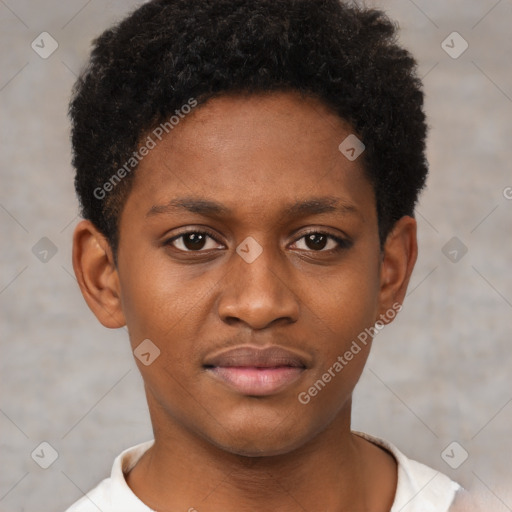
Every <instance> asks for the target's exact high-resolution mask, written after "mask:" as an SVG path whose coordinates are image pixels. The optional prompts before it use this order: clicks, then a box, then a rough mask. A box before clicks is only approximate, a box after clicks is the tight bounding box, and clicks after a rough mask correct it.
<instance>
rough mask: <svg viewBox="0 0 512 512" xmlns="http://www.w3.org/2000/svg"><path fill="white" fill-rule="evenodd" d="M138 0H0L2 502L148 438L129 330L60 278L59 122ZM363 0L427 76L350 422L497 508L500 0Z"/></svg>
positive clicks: (9, 504) (501, 383)
mask: <svg viewBox="0 0 512 512" xmlns="http://www.w3.org/2000/svg"><path fill="white" fill-rule="evenodd" d="M138 3H140V2H136V1H133V0H131V1H120V0H111V1H100V0H89V1H86V0H69V1H67V2H62V1H57V0H44V1H40V2H36V1H35V0H0V29H1V30H0V40H1V48H2V51H1V54H0V62H1V66H0V108H1V155H0V158H1V187H0V222H1V229H2V231H1V233H2V236H1V241H2V245H1V251H0V306H1V314H2V318H1V324H0V325H1V352H0V353H1V356H2V357H1V380H2V385H1V396H0V431H1V454H0V460H1V465H2V466H1V474H0V510H1V511H9V512H11V511H12V512H17V511H27V512H28V511H31V512H35V511H38V512H41V511H62V510H63V509H65V508H66V507H67V506H68V505H69V504H71V503H72V502H73V501H75V500H76V499H78V498H79V497H81V496H82V495H83V492H86V491H88V490H89V489H90V488H92V487H93V486H94V485H96V484H97V483H98V482H99V480H100V479H101V478H103V477H105V476H107V475H108V474H109V472H110V469H111V465H112V461H113V459H114V457H115V456H116V455H117V454H118V453H119V452H120V451H122V450H123V449H124V448H127V447H128V446H131V445H133V444H136V443H139V442H141V441H144V440H146V439H149V438H151V426H150V422H149V417H148V412H147V406H146V403H145V398H144V395H143V390H142V380H141V378H140V377H139V374H138V371H137V368H136V366H135V364H134V362H133V359H132V358H133V356H132V354H131V352H130V349H129V344H128V340H127V334H126V331H125V330H123V329H120V330H117V331H112V330H106V329H105V328H103V327H102V326H101V325H100V324H99V323H98V322H97V321H96V319H95V318H94V317H93V315H92V313H91V312H90V311H89V309H88V308H87V307H86V305H85V302H84V301H83V299H82V296H81V294H80V292H79V289H78V286H77V284H76V281H75V278H74V276H73V271H72V267H71V236H72V232H73V227H74V225H75V224H76V223H77V220H78V212H77V202H76V199H75V196H74V190H73V182H72V180H73V170H72V168H71V165H70V147H69V138H68V137H69V124H68V120H67V117H66V110H67V102H68V99H69V93H70V89H71V87H72V84H73V82H74V80H75V77H76V75H77V73H78V72H79V70H80V69H81V66H82V65H83V64H84V62H85V59H86V58H87V55H88V51H89V49H90V41H91V39H92V38H93V37H95V36H96V35H98V34H99V33H100V32H101V31H102V30H103V29H105V28H106V27H107V26H108V25H109V24H111V23H112V22H114V21H116V20H118V19H120V18H122V17H123V16H124V15H125V14H126V13H127V12H128V11H130V10H131V9H132V8H133V7H135V6H136V5H137V4H138ZM373 4H374V5H377V6H378V7H380V8H382V9H384V10H386V11H388V12H389V14H390V15H391V16H392V17H393V18H395V19H396V20H397V21H398V22H399V24H400V26H401V40H402V42H403V43H404V44H405V45H406V46H407V47H408V48H409V49H410V50H411V51H412V52H413V53H414V55H415V56H416V58H417V60H418V63H419V69H420V74H421V76H422V77H424V84H425V92H426V110H427V114H428V116H429V124H430V128H431V129H430V136H429V144H428V158H429V161H430V164H431V174H430V178H429V182H428V189H427V190H426V191H425V193H424V194H423V196H422V199H421V203H420V205H419V208H418V221H419V240H420V257H419V260H418V264H417V266H416V269H415V271H414V274H413V277H412V282H411V286H410V289H409V295H408V297H407V300H406V302H405V306H404V309H403V312H402V314H401V315H400V316H399V317H398V319H397V320H396V321H395V322H394V323H393V324H392V325H391V326H390V327H387V328H386V329H385V330H384V331H383V332H382V333H381V334H380V335H379V337H378V338H377V339H376V340H375V344H374V349H373V352H372V354H371V356H370V359H369V361H368V365H367V367H366V370H365V372H364V374H363V377H362V380H361V382H360V384H359V386H358V388H357V389H356V393H355V399H354V422H353V428H354V429H357V430H364V431H367V432H369V433H372V434H374V435H377V436H381V437H384V438H386V439H388V440H390V441H391V442H393V443H395V444H396V445H398V447H399V448H400V449H401V450H402V451H403V452H405V453H406V454H407V455H408V456H409V457H411V458H414V459H417V460H420V461H422V462H424V463H426V464H428V465H430V466H433V467H435V468H437V469H438V470H440V471H443V472H445V473H447V474H449V475H450V476H451V477H452V478H454V479H456V480H458V481H459V482H461V483H463V484H464V485H466V486H468V487H473V488H475V489H478V490H479V491H481V493H484V494H485V495H487V497H488V500H489V502H490V503H492V510H493V512H500V511H506V510H509V511H510V510H512V496H511V495H510V494H507V484H508V488H509V489H510V487H512V484H511V482H512V478H511V475H512V469H511V467H510V461H511V460H512V436H511V435H510V434H511V425H512V386H511V370H512V350H511V343H512V340H511V334H512V321H511V320H512V277H511V274H512V272H511V269H510V264H511V262H512V237H511V235H512V188H511V187H512V172H511V159H512V149H511V148H512V140H511V135H512V80H511V77H512V71H511V69H512V59H511V55H512V36H511V33H512V32H511V30H510V27H511V26H512V0H500V1H496V0H480V1H468V0H466V1H462V0H452V1H450V2H447V1H444V0H435V1H427V0H415V1H412V0H393V1H391V0H390V1H388V0H386V1H382V2H377V1H374V2H373ZM454 31H456V32H458V33H459V34H460V36H462V37H463V38H464V40H466V41H467V43H468V44H469V47H468V49H467V50H466V51H465V52H464V53H463V54H462V55H460V56H458V58H452V57H451V56H450V55H448V53H447V52H446V51H445V50H444V49H443V47H442V42H443V41H444V40H445V39H446V38H447V37H448V36H449V35H450V34H451V33H452V32H454ZM42 32H48V33H49V34H51V36H52V37H53V38H54V39H55V40H56V41H57V42H58V48H57V50H56V51H55V52H54V53H53V54H51V55H50V56H49V57H48V58H46V59H43V58H42V57H41V56H39V55H38V53H36V51H34V50H33V49H32V47H31V43H32V41H35V42H36V43H37V44H39V45H40V46H42V43H41V38H42V37H44V38H46V39H45V45H44V46H45V48H44V51H49V49H51V46H50V40H49V39H48V38H47V37H48V36H40V34H41V33H42ZM446 44H448V45H449V46H453V48H452V49H448V50H449V51H450V52H452V54H454V52H458V51H460V50H461V49H462V46H461V45H462V44H463V42H462V40H461V39H458V36H453V35H452V36H450V37H448V39H447V40H446V43H445V45H446ZM38 50H39V51H40V52H42V51H43V49H42V48H38ZM45 237H46V238H45ZM453 237H456V239H455V240H454V241H452V242H450V245H448V247H447V248H445V249H444V252H443V248H444V247H445V244H447V243H448V242H449V241H450V240H451V239H452V238H453ZM41 239H43V240H42V241H41ZM34 247H35V248H34ZM464 248H467V253H465V254H463V253H464ZM55 250H56V251H57V252H56V253H55V254H53V252H55ZM45 251H46V252H45ZM454 251H455V252H454ZM445 253H446V255H445ZM461 256H462V257H461ZM450 259H452V260H453V259H455V260H458V261H451V260H450ZM454 441H455V442H457V443H458V444H457V445H452V447H451V448H450V449H449V450H448V452H445V453H448V454H449V455H450V457H448V458H447V459H446V460H449V462H450V464H451V465H452V466H456V465H458V464H459V463H460V462H461V461H462V456H463V455H464V452H463V450H465V451H467V453H468V454H469V456H468V458H467V460H466V461H464V462H463V463H462V464H461V465H460V466H459V467H458V468H457V469H452V468H451V467H450V465H448V464H447V462H445V460H443V457H442V455H441V454H442V453H443V451H444V450H445V448H446V447H447V446H448V445H450V444H451V443H452V442H454ZM41 442H48V443H50V445H51V446H52V447H53V449H54V450H56V452H57V453H58V458H57V460H56V461H55V462H54V463H53V464H52V465H51V466H50V467H49V468H48V469H42V468H41V467H40V466H39V465H38V464H37V463H36V462H35V460H34V459H37V460H38V462H39V463H44V462H47V463H48V462H51V459H50V457H51V449H50V448H48V447H46V448H45V447H44V446H43V448H42V449H43V452H44V454H45V455H44V457H39V458H38V457H37V456H36V454H37V453H39V454H41V453H42V452H41V447H39V445H40V443H41ZM453 446H454V448H453ZM37 447H39V448H37ZM36 448H37V449H36ZM452 448H453V451H452ZM34 450H35V452H34ZM33 452H34V459H33V458H32V456H31V453H33ZM445 458H446V457H445Z"/></svg>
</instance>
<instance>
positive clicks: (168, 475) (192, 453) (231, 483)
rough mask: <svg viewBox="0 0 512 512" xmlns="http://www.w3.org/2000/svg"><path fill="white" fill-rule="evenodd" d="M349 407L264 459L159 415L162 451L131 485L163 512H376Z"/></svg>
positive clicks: (155, 450)
mask: <svg viewBox="0 0 512 512" xmlns="http://www.w3.org/2000/svg"><path fill="white" fill-rule="evenodd" d="M350 408H351V403H350V401H349V403H347V404H346V405H345V407H344V408H343V410H342V411H340V413H339V414H338V416H337V417H336V418H335V420H334V421H333V422H332V423H331V424H330V425H329V427H328V428H327V429H326V430H324V431H323V432H321V433H318V434H317V435H316V436H314V437H313V438H312V439H311V440H309V441H308V442H306V443H304V444H303V445H301V446H300V447H299V448H297V449H295V450H292V451H289V452H287V453H283V454H280V455H272V456H259V457H248V456H244V455H239V454H235V453H230V452H229V451H226V450H225V449H221V448H219V447H216V446H214V445H213V444H212V443H210V442H208V441H206V440H205V439H203V438H201V437H199V436H197V435H196V434H194V433H191V432H190V431H189V430H187V429H185V428H184V427H183V426H182V425H180V424H177V423H175V422H171V423H169V422H168V423H165V421H162V420H163V419H162V418H158V417H155V416H158V413H155V412H153V413H152V422H153V425H160V426H161V425H165V428H155V431H154V434H155V444H154V446H153V447H152V448H151V449H150V450H148V451H147V452H146V453H145V454H144V456H143V457H142V458H141V460H140V461H139V463H138V464H137V465H136V466H135V468H134V469H133V470H132V471H131V472H130V474H129V475H128V477H127V481H128V485H129V486H130V487H131V488H132V490H133V491H134V492H135V494H136V495H138V496H139V498H140V499H141V500H142V501H143V502H145V503H146V504H147V505H148V506H149V507H151V508H152V509H154V510H158V512H167V511H171V510H189V509H192V510H193V509H194V508H195V509H197V510H198V511H199V512H208V511H216V510H223V511H224V512H234V511H235V510H236V511H237V512H241V511H244V510H247V511H253V510H279V511H282V512H292V511H293V512H295V511H297V510H335V511H337V512H338V511H339V512H342V511H349V510H350V511H354V510H358V511H363V510H364V511H366V510H369V509H368V507H367V504H366V497H367V496H368V492H367V489H365V483H367V482H368V475H369V469H368V460H367V459H368V458H367V456H366V452H365V449H364V445H363V442H362V440H361V438H359V437H358V436H355V435H353V434H352V433H351V432H350ZM150 410H153V411H156V410H158V409H152V408H150ZM356 504H357V506H355V505H356Z"/></svg>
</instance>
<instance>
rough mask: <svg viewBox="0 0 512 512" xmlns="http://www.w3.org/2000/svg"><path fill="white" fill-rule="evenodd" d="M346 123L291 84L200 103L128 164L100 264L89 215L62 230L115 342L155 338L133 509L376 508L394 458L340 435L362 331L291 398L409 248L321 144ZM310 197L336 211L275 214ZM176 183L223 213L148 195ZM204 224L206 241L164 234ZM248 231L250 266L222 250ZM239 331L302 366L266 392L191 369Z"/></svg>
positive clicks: (169, 190)
mask: <svg viewBox="0 0 512 512" xmlns="http://www.w3.org/2000/svg"><path fill="white" fill-rule="evenodd" d="M350 133H353V130H351V128H350V126H349V125H348V124H347V123H346V122H345V121H344V120H342V119H341V118H340V117H339V116H337V115H336V114H335V113H333V112H332V111H331V110H330V109H329V108H327V106H325V105H324V104H323V103H321V102H319V101H318V100H316V99H312V98H303V97H301V96H300V95H299V94H298V93H294V92H279V93H276V92H275V93H271V94H265V95H251V96H240V95H238V96H234V95H231V96H222V97H219V98H216V99H213V100H210V101H209V102H208V103H206V104H205V105H203V106H201V107H198V108H196V109H195V110H194V111H193V112H192V113H191V114H189V115H188V116H187V118H186V119H185V120H183V121H182V122H181V123H180V124H179V125H178V126H176V127H175V129H174V130H173V131H172V132H171V133H170V134H169V135H167V136H166V137H165V138H164V140H163V141H162V142H160V143H159V144H158V145H157V147H156V148H155V149H153V150H152V151H151V152H150V153H149V154H148V155H147V156H146V157H145V158H144V159H143V160H142V162H141V163H140V164H139V167H138V169H137V171H136V174H135V177H134V183H133V187H132V190H131V191H130V194H129V196H128V198H127V200H126V203H125V205H124V208H123V211H122V214H121V218H120V223H119V229H120V242H119V247H118V253H117V257H118V262H117V266H116V265H115V264H114V258H113V254H112V251H111V248H110V246H109V244H108V242H107V240H106V239H105V237H104V236H103V235H102V234H101V233H100V232H99V231H98V230H97V229H96V228H95V227H94V225H93V224H91V223H90V222H89V221H82V222H80V223H79V224H78V226H77V227H76V230H75V234H74V251H73V264H74V269H75V273H76V276H77V278H78V282H79V285H80V288H81V290H82V293H83V295H84V297H85V299H86V301H87V303H88V305H89V307H90V308H91V310H92V311H93V312H94V314H95V315H96V316H97V318H98V319H99V321H100V322H101V323H102V324H103V325H105V326H106V327H110V328H118V327H121V326H123V325H127V327H128V330H129V334H130V340H131V345H132V349H135V348H136V347H137V346H138V345H139V344H140V343H141V342H142V341H143V340H145V339H150V340H151V341H152V342H153V343H154V344H155V345H156V346H157V347H159V349H160V351H161V355H160V357H158V358H157V359H156V360H155V361H154V362H153V363H152V364H150V365H149V366H145V365H143V364H142V363H141V362H140V361H139V360H138V359H136V361H137V364H138V366H139V369H140V371H141V374H142V377H143V379H144V384H145V390H146V396H147V400H148V406H149V411H150V415H151V420H152V424H153V429H154V436H155V444H154V446H153V447H152V448H151V449H150V450H149V451H148V452H146V454H145V455H144V456H143V457H142V459H141V460H140V461H139V463H138V464H137V465H136V466H135V468H134V469H133V470H132V471H131V472H130V473H129V474H128V475H127V477H126V478H127V482H128V485H129V486H130V487H131V489H132V490H133V492H134V493H135V494H136V495H137V496H138V497H139V498H140V499H141V500H142V501H143V502H144V503H146V504H147V505H148V506H149V507H151V508H153V509H155V510H158V511H159V512H170V511H177V510H189V509H190V508H191V507H194V508H195V509H197V510H198V511H199V512H214V511H219V510H222V511H224V512H234V511H237V512H240V511H253V510H260V511H275V510H279V511H281V512H292V511H293V512H296V511H303V510H306V511H320V510H321V511H332V512H343V511H345V512H348V511H350V512H363V511H364V512H389V510H390V508H391V505H392V503H393V499H394V495H395V491H396V483H397V465H396V461H395V459H394V457H393V456H392V455H391V454H390V453H388V452H387V451H385V450H383V449H381V448H379V447H377V446H376V445H374V444H372V443H370V442H368V441H366V440H364V439H363V438H361V437H359V436H357V435H355V434H353V433H351V431H350V416H351V398H352V392H353V390H354V387H355V385H356V383H357V381H358V379H359V377H360V375H361V373H362V371H363V368H364V365H365V362H366V359H367V357H368V354H369V350H370V346H371V343H368V345H367V346H366V347H364V346H363V347H362V350H361V352H359V353H358V354H357V355H356V356H354V358H353V359H352V360H351V361H350V362H349V364H347V365H346V366H345V367H344V368H343V370H342V371H341V372H340V373H339V374H338V375H336V377H335V378H333V379H332V380H331V381H330V382H329V383H328V384H327V385H326V386H325V388H324V389H322V390H321V392H319V393H318V395H317V396H315V397H314V398H312V399H311V401H310V402H309V403H308V404H303V403H300V401H299V400H298V399H297V396H298V394H299V393H300V392H302V391H307V390H308V388H310V387H311V386H312V385H313V384H314V383H315V382H316V381H317V380H318V379H320V378H321V377H322V374H324V373H325V372H326V370H327V369H328V368H329V367H331V366H332V365H333V363H334V362H335V361H336V358H337V357H338V356H339V355H342V354H343V353H345V351H346V350H347V349H348V348H349V347H350V345H351V343H352V341H353V340H354V339H356V338H357V336H358V334H359V333H361V332H362V331H364V329H365V328H367V327H369V326H373V325H374V323H375V322H376V321H377V320H379V318H380V315H383V314H385V313H386V311H388V310H390V309H391V308H392V306H393V304H395V303H401V302H402V300H403V298H404V296H405V293H406V289H407V285H408V282H409V278H410V275H411V272H412V269H413V267H414V263H415V261H416V256H417V242H416V222H415V220H414V219H413V218H411V217H408V216H405V217H403V218H401V219H400V220H399V221H398V222H397V223H396V224H395V226H394V228H393V230H392V232H391V233H390V234H389V235H388V237H387V239H386V241H385V244H384V247H383V249H382V250H381V247H380V243H379V237H378V219H377V213H376V204H375V192H374V190H373V187H372V185H371V183H370V182H369V180H368V179H367V177H365V175H364V172H363V169H362V162H361V159H357V160H355V161H353V162H351V161H349V160H348V159H347V158H345V157H344V156H343V155H342V154H341V153H340V151H339V150H338V145H339V144H340V142H341V141H342V140H344V139H345V137H346V136H347V135H349V134H350ZM326 196H329V197H331V198H335V199H336V200H338V201H339V203H340V205H342V208H341V209H340V210H337V211H324V212H323V213H318V212H317V213H314V212H312V211H303V212H302V214H300V215H299V214H298V213H297V212H295V213H294V215H293V216H290V215H289V213H290V209H289V206H288V205H290V204H292V203H295V202H297V201H306V200H310V199H312V198H324V197H326ZM183 197H187V198H191V197H193V198H201V199H206V200H209V201H215V202H217V203H220V204H222V205H224V206H225V207H226V208H229V209H230V210H231V211H230V213H222V212H221V213H215V214H214V213H211V212H204V211H203V212H202V213H198V212H191V211H188V210H185V209H176V210H172V209H170V208H165V207H163V206H164V205H167V204H168V203H169V201H171V200H173V199H177V198H183ZM154 206H158V208H153V207H154ZM150 211H151V213H148V212H150ZM204 229H208V230H209V231H211V232H212V234H213V235H215V238H216V240H215V239H213V238H210V236H205V237H204V238H202V239H201V240H202V242H201V240H198V238H197V235H195V239H194V240H192V239H191V238H190V234H189V236H184V237H183V236H182V237H181V238H177V239H174V240H170V239H171V238H173V237H176V236H178V235H180V234H183V232H184V231H191V232H194V233H201V232H204ZM309 231H312V232H314V233H320V234H319V235H317V237H316V238H315V237H313V238H314V240H313V241H314V242H316V243H311V242H308V237H306V235H307V234H308V232H309ZM322 233H326V234H327V235H328V236H327V237H322V235H321V234H322ZM249 236H251V237H253V238H254V239H255V240H256V241H257V242H258V244H259V245H260V246H261V248H262V249H263V251H262V253H261V254H260V256H259V257H258V258H257V259H255V260H254V261H252V262H251V263H248V262H247V261H245V260H244V259H243V258H241V257H240V255H239V254H238V253H237V252H236V248H237V246H239V245H240V244H241V243H242V242H243V241H244V240H245V239H246V238H247V237H249ZM331 236H334V237H337V238H339V239H342V240H343V242H342V243H341V244H340V243H338V242H337V241H335V239H333V238H331ZM338 247H339V250H337V251H336V248H338ZM238 345H250V346H253V347H265V346H268V345H279V346H280V347H284V348H288V349H291V350H294V351H295V352H296V353H298V354H300V355H301V356H302V357H303V358H304V359H305V360H306V361H307V363H308V365H307V368H306V369H305V370H304V371H302V373H301V375H300V377H299V378H298V380H296V381H294V382H293V383H292V384H291V385H289V386H287V387H285V388H284V389H283V390H280V391H279V392H276V393H273V394H271V395H268V396H248V395H246V394H243V393H239V392H236V391H235V390H233V389H232V388H229V387H228V386H227V385H226V384H225V383H224V382H220V381H218V380H216V379H214V378H212V376H211V375H210V374H209V372H208V371H205V368H204V361H205V359H206V358H207V356H208V355H209V354H211V353H213V352H214V351H218V350H221V349H223V348H226V347H234V346H238Z"/></svg>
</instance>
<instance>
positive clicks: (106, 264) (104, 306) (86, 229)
mask: <svg viewBox="0 0 512 512" xmlns="http://www.w3.org/2000/svg"><path fill="white" fill-rule="evenodd" d="M73 269H74V271H75V276H76V279H77V281H78V285H79V286H80V290H81V291H82V295H83V296H84V299H85V301H86V302H87V305H88V306H89V308H90V309H91V311H92V312H93V313H94V314H95V315H96V318H97V319H98V320H99V321H100V322H101V323H102V324H103V325H104V326H105V327H109V328H111V329H116V328H118V327H123V326H124V325H125V324H126V321H125V318H124V314H123V311H122V308H121V298H120V297H121V288H120V284H119V276H118V273H117V269H116V266H115V263H114V257H113V253H112V249H111V248H110V245H109V243H108V241H107V239H106V238H105V236H104V235H103V234H102V233H101V232H100V231H98V230H97V229H96V227H95V226H94V224H93V223H92V222H90V221H88V220H83V221H81V222H80V223H79V224H78V225H77V226H76V228H75V232H74V234H73Z"/></svg>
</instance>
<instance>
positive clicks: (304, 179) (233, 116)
mask: <svg viewBox="0 0 512 512" xmlns="http://www.w3.org/2000/svg"><path fill="white" fill-rule="evenodd" d="M351 134H352V129H351V127H350V125H349V124H348V123H347V122H346V121H344V120H343V119H341V118H340V117H339V116H338V115H337V114H336V113H334V112H333V111H332V110H331V109H330V108H329V107H327V106H326V105H325V104H323V103H322V102H320V101H318V100H316V99H314V98H303V97H301V96H300V95H299V94H298V93H289V92H279V93H270V94H258V95H254V94H253V95H231V96H221V97H217V98H214V99H211V100H209V101H208V102H207V103H205V104H203V105H201V106H199V107H197V108H196V109H195V110H193V111H192V112H191V113H190V114H188V115H187V116H186V117H184V118H183V119H182V120H181V121H180V123H179V124H178V125H177V126H176V127H175V128H174V129H173V130H172V131H171V132H170V133H169V134H166V135H164V136H163V138H162V140H161V141H157V142H158V143H157V145H156V147H155V148H154V149H152V150H151V151H150V153H149V154H148V155H147V156H146V157H145V158H144V159H143V160H142V161H141V163H140V164H139V167H138V169H137V171H136V174H135V180H134V186H133V189H132V195H133V196H135V197H136V198H137V202H138V203H145V205H146V206H147V205H148V204H149V203H151V204H149V208H150V209H151V208H153V207H156V208H153V212H155V211H157V210H158V208H159V207H160V206H162V205H167V204H169V203H170V202H171V203H172V201H173V199H175V198H177V197H201V198H202V199H204V200H206V201H207V200H209V199H210V200H212V201H216V202H217V203H221V204H225V205H226V207H227V208H228V209H230V210H232V211H236V210H238V211H243V210H246V211H248V210H249V209H251V210H252V211H253V212H254V211H256V210H259V211H260V212H261V213H263V212H264V211H268V210H269V209H274V210H275V207H277V206H281V205H282V204H285V203H286V204H288V203H296V202H297V201H298V200H307V199H308V198H315V197H326V196H329V197H331V198H334V200H336V198H337V199H338V200H339V201H340V202H341V203H342V204H343V206H344V207H350V206H351V205H354V203H360V202H361V201H363V202H364V201H365V200H366V201H367V200H368V199H369V197H368V194H370V196H371V198H373V190H372V188H371V186H370V184H369V181H368V180H367V178H366V177H365V174H364V170H363V165H362V161H361V160H362V159H360V160H359V161H358V160H355V161H350V160H348V159H347V158H346V157H345V156H344V155H343V154H342V153H341V152H340V150H339V149H338V146H339V145H340V143H341V142H342V141H343V140H344V139H345V138H346V137H347V136H349V135H351ZM276 211H277V210H276ZM144 213H145V214H146V213H147V211H146V212H144Z"/></svg>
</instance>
